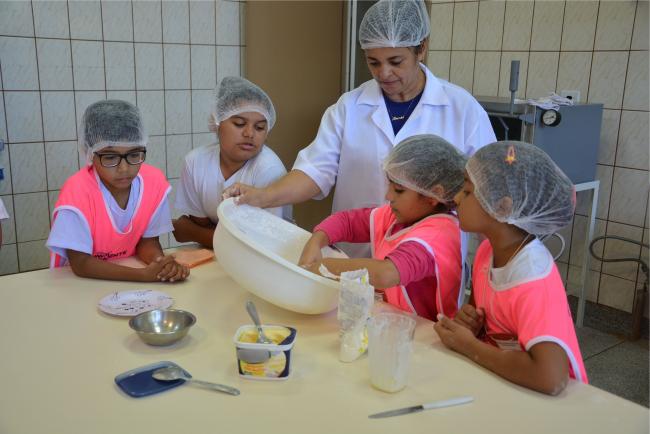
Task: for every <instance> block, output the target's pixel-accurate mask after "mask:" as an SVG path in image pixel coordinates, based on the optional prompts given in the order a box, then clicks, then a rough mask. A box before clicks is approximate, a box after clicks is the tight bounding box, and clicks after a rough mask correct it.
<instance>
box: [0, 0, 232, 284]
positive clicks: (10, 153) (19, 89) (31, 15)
mask: <svg viewBox="0 0 650 434" xmlns="http://www.w3.org/2000/svg"><path fill="white" fill-rule="evenodd" d="M244 8H245V4H244V3H240V2H236V1H222V0H217V1H171V0H169V1H168V0H165V1H162V2H161V1H151V0H134V1H101V2H100V1H72V0H71V1H65V0H58V1H36V0H35V1H27V0H18V1H0V139H2V140H4V141H5V142H7V143H8V147H7V148H5V151H4V152H1V153H0V167H4V169H5V180H3V181H0V198H2V200H3V202H4V203H5V206H6V207H7V208H8V211H9V214H10V216H11V218H10V219H9V220H5V221H3V222H2V230H3V237H4V242H3V244H4V245H3V247H2V249H1V250H0V275H2V274H9V273H15V272H18V271H28V270H33V269H37V268H43V267H46V266H47V264H48V252H47V250H46V248H45V240H46V238H47V235H48V231H49V226H50V215H51V209H52V207H53V205H54V203H55V202H56V199H57V197H58V193H59V189H60V188H61V185H62V184H63V182H64V181H65V180H66V179H67V178H68V177H69V176H70V175H72V174H73V173H74V172H75V171H77V170H78V169H79V161H78V154H77V143H76V140H77V129H78V126H79V119H80V118H81V116H82V115H83V112H84V110H85V108H86V107H87V106H88V105H89V104H91V103H93V102H95V101H97V100H100V99H106V98H118V99H123V100H127V101H130V102H132V103H135V104H136V105H137V106H138V107H140V109H141V111H142V113H143V116H144V122H145V127H146V128H147V130H148V132H149V135H150V143H149V146H148V153H147V162H148V163H150V164H153V165H155V166H157V167H159V168H160V169H162V170H163V171H164V172H165V173H166V174H167V177H168V178H169V179H170V180H171V182H172V185H174V183H175V180H176V178H178V176H179V173H180V168H181V164H182V161H183V156H184V155H185V154H186V153H187V152H188V151H190V150H191V149H192V148H193V147H196V146H201V145H204V144H209V143H211V142H212V141H213V138H212V134H210V133H208V129H207V116H208V110H209V109H210V100H211V96H212V91H213V88H214V87H215V85H216V82H217V79H219V78H221V77H223V76H225V75H240V73H241V59H242V58H243V56H242V51H243V49H244V48H243V46H244V42H243V38H242V37H241V25H240V22H241V17H242V16H243V11H244ZM164 238H165V239H164V240H163V243H164V244H165V245H167V243H168V242H169V241H168V239H167V237H164Z"/></svg>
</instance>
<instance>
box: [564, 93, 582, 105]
mask: <svg viewBox="0 0 650 434" xmlns="http://www.w3.org/2000/svg"><path fill="white" fill-rule="evenodd" d="M560 96H563V97H565V98H569V99H570V100H571V101H573V103H574V104H578V103H579V102H580V91H579V90H563V91H562V92H560Z"/></svg>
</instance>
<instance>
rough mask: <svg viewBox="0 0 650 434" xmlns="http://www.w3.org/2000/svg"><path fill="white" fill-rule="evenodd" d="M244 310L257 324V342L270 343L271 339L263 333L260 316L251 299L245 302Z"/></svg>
mask: <svg viewBox="0 0 650 434" xmlns="http://www.w3.org/2000/svg"><path fill="white" fill-rule="evenodd" d="M246 310H247V311H248V314H249V315H250V316H251V318H252V319H253V322H254V323H255V325H256V326H257V343H258V344H272V343H273V341H272V340H271V339H269V338H268V337H267V336H266V335H265V334H264V330H263V329H262V324H261V322H260V317H259V315H258V314H257V309H256V308H255V304H254V303H253V302H252V301H250V300H249V301H247V302H246Z"/></svg>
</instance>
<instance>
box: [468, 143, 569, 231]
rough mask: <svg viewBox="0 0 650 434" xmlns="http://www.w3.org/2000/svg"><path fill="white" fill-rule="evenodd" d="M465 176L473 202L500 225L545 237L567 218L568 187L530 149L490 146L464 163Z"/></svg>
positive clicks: (563, 177) (545, 157) (550, 163)
mask: <svg viewBox="0 0 650 434" xmlns="http://www.w3.org/2000/svg"><path fill="white" fill-rule="evenodd" d="M466 170H467V174H468V176H469V178H470V180H471V181H472V183H473V184H474V195H475V196H476V199H477V200H478V201H479V203H480V204H481V206H482V207H483V209H484V210H485V211H486V212H487V213H488V214H489V215H491V216H492V217H493V218H495V219H496V220H498V221H500V222H503V223H509V224H512V225H515V226H517V227H519V228H521V229H523V230H525V231H526V232H528V233H530V234H533V235H545V234H551V233H553V232H555V231H557V230H558V229H561V228H563V227H564V226H566V225H568V224H569V223H570V222H571V219H572V218H573V210H574V208H575V189H574V187H573V184H572V183H571V181H570V180H569V178H568V177H567V176H566V175H565V174H564V172H562V170H560V168H559V167H557V165H556V164H555V163H554V162H553V160H551V158H550V157H549V156H548V155H547V154H546V153H545V152H544V151H542V150H541V149H540V148H538V147H536V146H533V145H531V144H528V143H524V142H515V141H504V142H495V143H492V144H490V145H488V146H485V147H483V148H481V149H479V150H478V151H477V152H476V153H475V154H474V155H473V156H472V157H471V158H470V159H469V161H468V162H467V165H466Z"/></svg>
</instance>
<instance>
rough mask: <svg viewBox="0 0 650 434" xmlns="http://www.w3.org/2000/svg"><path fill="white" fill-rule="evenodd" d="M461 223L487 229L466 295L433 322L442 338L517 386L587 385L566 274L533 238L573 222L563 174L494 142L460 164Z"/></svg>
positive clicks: (543, 157) (521, 146)
mask: <svg viewBox="0 0 650 434" xmlns="http://www.w3.org/2000/svg"><path fill="white" fill-rule="evenodd" d="M454 200H455V202H456V204H457V211H458V218H459V220H460V227H461V229H463V230H465V231H468V232H478V233H481V234H483V235H485V238H486V240H485V241H483V243H481V245H480V246H479V248H478V250H477V251H476V256H475V258H474V271H473V273H472V297H471V300H470V303H469V304H466V305H465V306H463V307H462V309H461V310H460V311H459V312H458V314H457V315H456V317H455V318H454V319H453V320H451V319H449V318H445V317H441V318H440V321H438V322H437V323H436V324H435V325H434V327H435V330H436V331H437V332H438V335H439V336H440V339H441V340H442V342H443V343H444V344H445V345H446V346H447V347H449V348H451V349H452V350H454V351H457V352H459V353H461V354H463V355H465V356H466V357H468V358H469V359H471V360H473V361H475V362H476V363H478V364H479V365H481V366H483V367H485V368H487V369H489V370H491V371H492V372H494V373H496V374H497V375H500V376H502V377H504V378H505V379H507V380H510V381H512V382H513V383H516V384H518V385H520V386H524V387H528V388H530V389H533V390H536V391H538V392H542V393H547V394H550V395H557V394H558V393H560V392H561V391H562V390H563V389H564V388H565V386H566V385H567V382H568V379H569V377H570V378H574V379H576V380H578V381H581V382H583V383H587V374H586V372H585V367H584V363H583V362H582V356H581V355H580V348H579V346H578V340H577V338H576V333H575V329H574V328H573V321H572V319H571V312H570V311H569V305H568V303H567V297H566V292H565V290H564V285H563V284H562V278H561V277H560V274H559V272H558V269H557V266H556V265H555V262H554V261H553V256H552V255H551V253H550V252H549V251H548V250H547V249H546V247H545V246H544V244H542V242H541V241H540V240H539V239H538V238H537V237H538V236H540V235H545V234H552V233H553V232H556V231H557V230H559V229H561V228H562V227H564V226H566V225H568V224H569V223H570V222H571V219H572V218H573V210H574V207H575V191H574V188H573V185H572V183H571V181H570V180H569V178H567V176H566V175H565V174H564V173H563V172H562V171H561V170H560V169H559V168H558V167H557V166H556V165H555V163H554V162H553V161H552V160H551V158H550V157H549V156H548V155H547V154H545V153H544V151H542V150H541V149H539V148H537V147H536V146H533V145H530V144H528V143H523V142H496V143H492V144H490V145H488V146H486V147H484V148H481V149H479V150H478V151H477V152H476V153H475V154H474V155H473V156H472V157H471V158H470V159H469V161H468V162H467V165H466V166H465V183H464V185H463V189H462V191H461V192H460V193H458V194H457V195H456V197H455V199H454Z"/></svg>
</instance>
